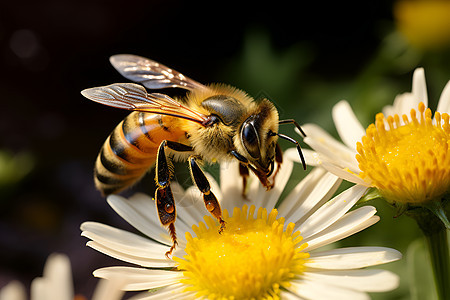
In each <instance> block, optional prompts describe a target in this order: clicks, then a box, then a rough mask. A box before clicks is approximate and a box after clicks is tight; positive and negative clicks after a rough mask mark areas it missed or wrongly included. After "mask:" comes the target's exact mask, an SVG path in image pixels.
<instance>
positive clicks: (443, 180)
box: [356, 103, 450, 205]
mask: <svg viewBox="0 0 450 300" xmlns="http://www.w3.org/2000/svg"><path fill="white" fill-rule="evenodd" d="M401 120H402V121H403V122H401ZM401 120H400V117H399V116H398V115H395V116H389V117H387V118H386V117H385V116H384V115H383V114H382V113H380V114H378V115H377V116H376V121H375V124H371V125H370V126H369V127H368V128H367V130H366V135H365V136H364V137H363V139H362V143H358V144H357V151H358V154H357V156H356V159H357V160H358V162H359V168H360V170H361V173H360V174H359V176H360V177H362V178H363V179H365V180H367V181H370V182H371V184H372V185H373V186H374V187H376V188H378V190H379V191H380V193H381V194H382V195H383V196H384V197H385V198H386V199H387V200H388V201H392V202H400V203H405V204H412V205H420V204H424V203H426V202H428V201H431V200H434V199H437V198H439V197H441V196H443V195H444V194H445V193H446V192H447V191H448V190H449V188H450V155H449V143H450V125H449V115H448V114H445V113H444V114H442V115H441V114H440V113H439V112H436V113H435V116H434V120H433V119H432V113H431V110H430V109H425V105H424V104H423V103H420V104H419V116H417V113H416V110H414V109H412V110H411V113H410V118H408V116H406V115H403V116H402V119H401Z"/></svg>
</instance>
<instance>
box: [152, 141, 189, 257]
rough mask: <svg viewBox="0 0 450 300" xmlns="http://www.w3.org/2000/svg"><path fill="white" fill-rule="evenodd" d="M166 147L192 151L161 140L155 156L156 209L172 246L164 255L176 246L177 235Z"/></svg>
mask: <svg viewBox="0 0 450 300" xmlns="http://www.w3.org/2000/svg"><path fill="white" fill-rule="evenodd" d="M166 147H168V148H170V149H172V150H174V151H192V150H193V149H192V147H190V146H187V145H184V144H180V143H176V142H171V141H162V142H161V144H160V145H159V148H158V154H157V157H156V170H155V171H156V178H155V181H156V185H157V189H156V192H155V202H156V209H157V211H158V216H159V220H160V221H161V224H162V225H163V226H165V227H167V229H168V231H169V234H170V237H171V238H172V242H173V244H172V246H171V247H170V249H169V251H167V252H166V256H167V257H169V255H171V254H172V251H173V250H174V249H175V247H176V246H177V244H178V242H177V235H176V232H175V220H176V218H177V213H176V208H175V201H174V198H173V194H172V189H171V188H170V180H171V179H172V176H173V168H172V165H171V162H169V161H168V160H167V156H166V153H165V148H166Z"/></svg>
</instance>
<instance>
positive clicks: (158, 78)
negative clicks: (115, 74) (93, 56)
mask: <svg viewBox="0 0 450 300" xmlns="http://www.w3.org/2000/svg"><path fill="white" fill-rule="evenodd" d="M109 61H110V62H111V64H112V65H113V66H114V68H116V70H117V71H119V73H120V74H122V76H124V77H125V78H127V79H130V80H131V81H134V82H139V83H141V84H142V85H144V86H145V87H146V88H148V89H163V88H169V87H178V88H182V89H186V90H194V89H204V88H206V87H205V86H204V85H203V84H201V83H198V82H197V81H195V80H192V79H190V78H188V77H186V76H184V75H183V74H181V73H179V72H177V71H175V70H173V69H171V68H169V67H166V66H165V65H162V64H160V63H158V62H156V61H154V60H151V59H148V58H145V57H141V56H137V55H131V54H118V55H113V56H111V57H110V58H109Z"/></svg>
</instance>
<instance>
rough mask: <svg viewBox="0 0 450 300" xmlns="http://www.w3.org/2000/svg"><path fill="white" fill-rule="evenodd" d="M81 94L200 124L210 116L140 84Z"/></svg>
mask: <svg viewBox="0 0 450 300" xmlns="http://www.w3.org/2000/svg"><path fill="white" fill-rule="evenodd" d="M81 94H82V95H83V96H84V97H86V98H88V99H89V100H92V101H95V102H98V103H101V104H105V105H108V106H113V107H117V108H122V109H128V110H137V111H143V112H148V113H155V114H162V115H170V116H174V117H179V118H184V119H188V120H190V121H194V122H197V123H200V124H204V123H205V122H206V121H207V120H208V116H206V115H204V114H202V113H199V112H197V111H195V110H192V109H190V108H188V107H186V106H184V105H182V104H181V103H179V102H178V101H176V100H174V99H172V98H170V97H169V96H167V95H164V94H159V93H151V94H149V93H147V91H146V90H145V88H144V87H143V86H141V85H139V84H134V83H114V84H110V85H107V86H100V87H94V88H90V89H85V90H83V91H81Z"/></svg>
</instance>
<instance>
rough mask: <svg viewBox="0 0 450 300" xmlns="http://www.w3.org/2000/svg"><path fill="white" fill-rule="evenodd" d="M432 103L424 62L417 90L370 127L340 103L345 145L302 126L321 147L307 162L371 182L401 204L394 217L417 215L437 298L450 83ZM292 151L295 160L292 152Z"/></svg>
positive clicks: (448, 272) (442, 282)
mask: <svg viewBox="0 0 450 300" xmlns="http://www.w3.org/2000/svg"><path fill="white" fill-rule="evenodd" d="M427 106H428V97H427V88H426V83H425V74H424V70H423V69H422V68H419V69H416V70H415V72H414V75H413V84H412V92H411V93H405V94H401V95H399V96H397V97H396V98H395V101H394V104H393V105H392V106H387V107H384V108H383V110H382V113H379V114H377V115H376V118H375V123H374V124H370V125H369V126H368V127H367V129H366V130H364V128H363V126H362V125H361V123H360V122H359V121H358V119H357V118H356V116H355V114H354V113H353V111H352V109H351V108H350V105H349V104H348V103H347V102H346V101H341V102H339V103H338V104H336V105H335V106H334V108H333V112H332V115H333V120H334V123H335V125H336V129H337V132H338V134H339V136H340V137H341V139H342V141H343V143H341V142H338V141H337V140H335V139H334V138H332V137H331V136H330V135H329V134H327V133H326V132H325V131H324V130H322V129H321V128H320V127H318V126H316V125H312V124H308V125H305V126H303V130H304V131H305V132H306V134H307V138H305V140H304V141H305V142H306V143H307V144H308V145H310V146H311V147H312V148H313V149H314V150H315V151H316V152H315V153H313V154H311V153H309V155H308V156H307V159H309V161H308V162H309V163H312V164H320V165H321V166H323V167H324V168H326V169H327V170H328V171H330V172H332V173H334V174H336V175H338V176H340V177H341V178H343V179H346V180H348V181H351V182H354V183H356V184H358V185H361V186H365V187H373V188H374V189H372V194H371V197H377V196H381V197H383V198H384V199H386V201H388V202H389V203H390V204H392V205H393V206H394V207H396V208H397V215H400V214H402V213H405V214H406V215H408V216H410V217H412V218H414V219H415V220H416V222H417V224H418V225H419V227H420V229H421V230H422V232H423V233H424V235H425V238H426V239H427V246H428V250H429V252H430V256H431V261H432V266H433V271H434V274H435V279H436V284H437V288H438V294H439V297H440V299H449V298H450V286H449V285H448V282H449V280H450V259H449V257H450V255H449V247H448V243H447V232H446V229H450V222H449V220H448V217H447V214H448V209H449V204H450V201H449V197H448V195H449V192H450V151H449V145H450V116H449V114H450V82H449V83H447V85H446V86H445V88H444V90H443V92H442V94H441V96H440V99H439V103H438V106H437V110H436V112H435V113H434V114H433V113H432V111H431V110H430V109H429V108H427ZM287 156H288V157H290V158H291V159H293V160H297V161H298V158H296V157H295V156H294V155H293V150H289V152H288V153H287Z"/></svg>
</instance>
